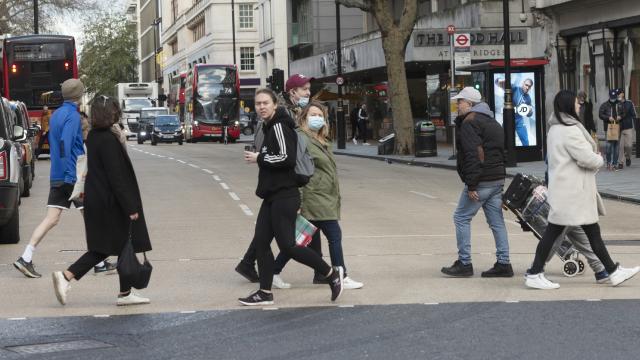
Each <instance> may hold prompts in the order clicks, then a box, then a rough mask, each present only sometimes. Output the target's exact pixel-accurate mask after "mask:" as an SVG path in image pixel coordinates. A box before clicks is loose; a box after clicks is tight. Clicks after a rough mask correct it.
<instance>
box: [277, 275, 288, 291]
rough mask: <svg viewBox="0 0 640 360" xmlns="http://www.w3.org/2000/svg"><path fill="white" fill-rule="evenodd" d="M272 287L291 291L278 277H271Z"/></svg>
mask: <svg viewBox="0 0 640 360" xmlns="http://www.w3.org/2000/svg"><path fill="white" fill-rule="evenodd" d="M273 286H275V287H277V288H278V289H291V284H289V283H286V282H284V280H282V278H281V277H280V275H273Z"/></svg>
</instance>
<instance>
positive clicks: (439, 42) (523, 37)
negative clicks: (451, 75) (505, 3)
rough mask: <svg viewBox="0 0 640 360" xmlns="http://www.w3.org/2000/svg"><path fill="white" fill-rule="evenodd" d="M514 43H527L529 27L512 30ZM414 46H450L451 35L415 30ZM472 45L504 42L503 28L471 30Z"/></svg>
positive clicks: (438, 31)
mask: <svg viewBox="0 0 640 360" xmlns="http://www.w3.org/2000/svg"><path fill="white" fill-rule="evenodd" d="M510 33H511V44H512V45H526V44H527V43H528V40H529V36H528V34H529V33H528V32H527V29H514V30H512V31H511V32H510ZM413 38H414V42H413V46H414V47H433V46H449V41H450V40H449V38H450V36H449V35H448V34H447V31H442V30H415V31H414V32H413ZM469 40H470V41H471V43H470V45H471V46H479V45H501V44H504V31H502V30H479V31H472V30H469Z"/></svg>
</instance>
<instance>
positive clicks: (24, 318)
mask: <svg viewBox="0 0 640 360" xmlns="http://www.w3.org/2000/svg"><path fill="white" fill-rule="evenodd" d="M7 320H9V321H21V320H27V318H26V317H15V318H8V319H7Z"/></svg>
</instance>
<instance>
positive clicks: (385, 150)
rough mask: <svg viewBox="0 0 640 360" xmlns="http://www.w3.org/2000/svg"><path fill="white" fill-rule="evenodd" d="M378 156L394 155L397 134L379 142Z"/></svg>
mask: <svg viewBox="0 0 640 360" xmlns="http://www.w3.org/2000/svg"><path fill="white" fill-rule="evenodd" d="M378 143H379V145H378V155H393V149H394V148H395V146H396V134H393V133H392V134H389V135H387V136H385V137H383V138H382V139H380V140H378Z"/></svg>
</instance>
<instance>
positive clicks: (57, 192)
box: [47, 183, 84, 210]
mask: <svg viewBox="0 0 640 360" xmlns="http://www.w3.org/2000/svg"><path fill="white" fill-rule="evenodd" d="M73 187H74V186H73V185H71V184H67V183H63V184H61V185H51V189H50V190H49V200H47V207H52V208H58V209H66V210H69V208H71V203H73V206H75V207H76V209H79V210H82V209H83V208H84V205H83V204H82V200H81V199H74V200H69V197H71V193H73Z"/></svg>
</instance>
